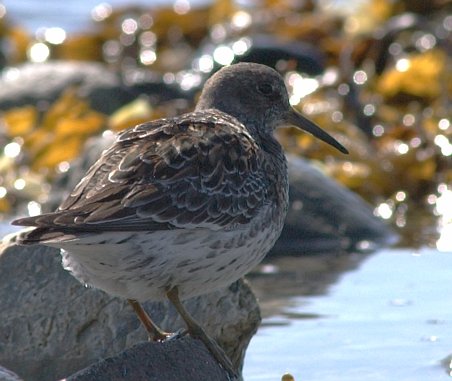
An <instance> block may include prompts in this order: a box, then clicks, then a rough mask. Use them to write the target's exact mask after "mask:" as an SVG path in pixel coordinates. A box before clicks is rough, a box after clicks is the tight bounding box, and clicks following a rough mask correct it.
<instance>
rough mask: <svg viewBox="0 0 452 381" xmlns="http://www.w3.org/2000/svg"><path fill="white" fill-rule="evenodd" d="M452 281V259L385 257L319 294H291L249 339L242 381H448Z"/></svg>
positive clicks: (389, 253)
mask: <svg viewBox="0 0 452 381" xmlns="http://www.w3.org/2000/svg"><path fill="white" fill-rule="evenodd" d="M292 266H293V264H292ZM451 278H452V253H440V252H437V251H433V250H427V249H426V250H422V251H421V252H418V253H413V251H412V250H384V251H381V252H379V253H377V254H375V255H373V256H371V257H369V258H368V259H367V260H365V261H364V262H363V263H362V264H361V265H360V267H359V268H358V269H356V270H353V271H352V272H349V273H347V274H345V275H343V276H342V277H341V278H340V279H339V281H338V282H337V283H336V284H335V285H334V286H332V287H330V289H329V290H328V291H327V293H326V294H324V295H320V296H297V295H296V294H294V295H293V296H291V297H288V298H287V299H286V301H285V307H283V308H281V309H280V311H279V313H278V314H275V315H272V316H269V317H267V318H265V319H264V321H263V323H264V324H263V326H262V327H261V328H260V330H259V331H258V333H257V335H256V336H255V337H254V338H253V339H252V341H251V344H250V347H249V349H248V351H247V356H246V360H245V368H244V377H245V380H247V381H252V380H260V381H265V380H269V381H270V380H272V381H275V380H280V379H281V375H282V374H284V373H285V372H290V373H291V374H292V375H293V376H294V377H295V380H296V381H320V380H321V381H330V380H331V381H333V380H334V381H337V380H340V381H371V380H372V381H392V380H394V381H417V380H418V381H429V380H435V381H441V380H450V379H451V377H450V376H449V375H448V373H447V369H446V368H447V367H446V364H445V361H443V360H444V359H446V358H447V357H448V356H450V355H451V354H452V303H451V301H450V295H452V282H451V281H450V280H451ZM258 287H259V285H258ZM297 317H298V318H297Z"/></svg>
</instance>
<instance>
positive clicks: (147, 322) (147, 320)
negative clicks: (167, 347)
mask: <svg viewBox="0 0 452 381" xmlns="http://www.w3.org/2000/svg"><path fill="white" fill-rule="evenodd" d="M127 301H128V302H129V303H130V305H131V306H132V308H133V310H134V311H135V313H136V314H137V316H138V319H140V321H141V323H142V324H143V326H144V328H146V331H148V334H149V341H164V340H166V339H167V338H168V337H170V336H171V333H168V332H165V331H162V330H161V329H160V328H159V327H158V326H157V324H155V323H154V322H153V321H152V319H151V317H150V316H149V315H148V314H147V312H146V311H145V310H144V308H143V307H142V306H141V304H140V303H138V302H137V301H136V300H134V299H127Z"/></svg>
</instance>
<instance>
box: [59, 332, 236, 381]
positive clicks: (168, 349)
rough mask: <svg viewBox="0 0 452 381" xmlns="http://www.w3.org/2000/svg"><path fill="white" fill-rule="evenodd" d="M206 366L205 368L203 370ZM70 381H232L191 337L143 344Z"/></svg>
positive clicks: (84, 370) (69, 378)
mask: <svg viewBox="0 0 452 381" xmlns="http://www.w3.org/2000/svg"><path fill="white" fill-rule="evenodd" d="M200 364H202V366H200ZM66 380H67V381H99V380H108V381H136V380H146V381H162V380H165V381H181V380H183V381H199V380H215V381H223V380H224V381H229V378H228V376H227V375H226V372H225V371H224V370H223V369H221V368H220V366H219V365H218V364H217V363H216V362H215V361H214V359H213V358H212V356H211V355H210V354H209V352H208V351H207V349H206V348H205V347H204V344H202V342H201V341H198V340H194V339H192V338H190V337H183V338H177V339H172V340H170V341H167V342H164V343H141V344H138V345H136V346H134V347H132V348H130V349H128V350H126V351H124V352H122V353H120V354H119V355H117V356H115V357H112V358H108V359H105V360H102V361H100V362H98V363H96V364H94V365H91V366H89V367H88V368H86V369H83V370H81V371H79V372H77V373H76V374H73V375H72V376H69V377H68V378H66Z"/></svg>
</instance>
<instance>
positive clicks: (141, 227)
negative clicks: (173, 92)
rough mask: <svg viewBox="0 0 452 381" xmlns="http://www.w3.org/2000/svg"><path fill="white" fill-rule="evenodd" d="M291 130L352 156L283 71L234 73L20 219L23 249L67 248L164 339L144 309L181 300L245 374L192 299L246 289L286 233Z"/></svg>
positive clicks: (193, 328) (66, 254) (69, 262)
mask: <svg viewBox="0 0 452 381" xmlns="http://www.w3.org/2000/svg"><path fill="white" fill-rule="evenodd" d="M281 125H294V126H297V127H299V128H301V129H304V130H306V131H308V132H310V133H311V134H313V135H315V136H316V137H318V138H320V139H321V140H323V141H325V142H327V143H329V144H330V145H332V146H334V147H336V148H337V149H339V150H340V151H342V152H344V153H346V152H347V150H346V149H345V148H344V147H343V146H342V145H341V144H339V143H338V142H337V141H336V140H335V139H333V138H332V137H331V136H330V135H328V134H327V133H326V132H324V131H323V130H321V129H320V128H319V127H317V126H316V125H315V124H313V123H312V122H310V121H309V120H307V119H305V118H304V117H303V116H301V115H300V114H299V113H297V112H296V111H295V110H294V109H292V107H291V106H290V105H289V100H288V94H287V90H286V87H285V85H284V81H283V79H282V77H281V76H280V75H279V74H278V73H277V72H276V71H275V70H273V69H271V68H269V67H267V66H263V65H259V64H253V63H240V64H236V65H232V66H229V67H225V68H223V69H221V70H220V71H218V72H217V73H216V74H214V75H213V76H212V77H211V78H210V79H209V80H208V81H207V82H206V84H205V86H204V88H203V91H202V93H201V96H200V99H199V102H198V104H197V106H196V109H195V111H194V112H191V113H188V114H185V115H181V116H178V117H174V118H168V119H159V120H155V121H152V122H148V123H144V124H140V125H138V126H136V127H134V128H132V129H129V130H126V131H124V132H122V133H120V134H119V135H118V137H117V139H116V141H115V143H114V144H113V145H112V146H111V147H110V148H109V149H108V150H106V151H104V152H103V154H102V156H101V157H100V158H99V160H98V161H97V162H96V163H95V164H94V165H93V166H92V167H91V168H90V169H89V170H88V172H87V174H86V176H85V177H84V178H83V179H82V180H81V181H80V183H79V184H78V185H77V186H76V187H75V189H74V190H73V192H72V193H71V194H70V195H69V196H68V198H67V199H66V200H65V201H64V202H63V203H62V204H61V206H60V207H59V208H58V210H57V211H55V212H53V213H47V214H43V215H40V216H35V217H27V218H22V219H18V220H16V221H14V222H13V223H14V224H16V225H24V226H34V227H36V228H35V229H33V230H31V231H29V232H27V233H25V234H23V235H22V238H21V242H20V243H22V244H26V245H29V244H37V243H40V244H44V245H48V246H53V247H57V248H60V249H61V254H62V258H63V259H62V261H63V266H64V267H65V268H66V269H67V270H69V271H70V272H71V273H72V274H73V275H74V276H75V277H76V278H77V279H78V280H79V281H81V282H82V283H84V284H87V285H91V286H93V287H96V288H99V289H101V290H104V291H106V292H107V293H109V294H112V295H116V296H120V297H123V298H126V299H128V300H129V302H130V303H131V305H132V307H133V308H134V310H135V311H136V312H137V314H138V317H139V318H140V320H141V321H142V323H143V325H144V326H145V327H146V329H147V330H148V332H149V335H150V337H152V338H153V339H154V340H164V339H165V338H166V337H167V336H168V335H169V334H168V333H166V332H163V331H162V330H161V329H160V328H158V327H157V326H156V325H155V324H154V323H153V322H152V320H151V318H150V317H149V316H148V315H147V314H146V312H145V311H144V310H143V308H142V307H141V305H140V302H142V301H146V300H155V301H157V300H162V299H165V298H167V299H169V300H170V301H171V302H172V304H173V305H174V306H175V308H176V309H177V311H178V312H179V314H180V315H181V316H182V318H183V319H184V321H185V323H186V324H187V328H188V332H189V333H191V334H192V335H194V336H196V337H198V338H200V339H201V340H202V341H203V342H204V343H205V345H206V346H207V348H208V349H209V350H210V351H211V353H212V354H213V355H214V356H215V358H216V359H217V360H218V361H219V363H220V364H221V365H222V366H223V367H224V368H225V369H226V370H227V371H228V372H230V373H232V374H234V372H235V371H234V369H233V367H232V365H231V362H230V361H229V359H228V358H227V356H226V355H225V354H224V352H223V351H222V350H221V349H220V348H219V346H218V345H217V344H216V343H215V341H214V340H212V339H211V338H210V337H209V336H208V335H207V334H205V333H204V331H203V330H202V328H201V327H200V326H199V324H198V323H197V322H196V321H195V320H194V319H193V318H192V317H191V316H190V315H189V314H188V313H187V311H186V310H185V309H184V307H183V305H182V304H181V300H184V299H187V298H190V297H192V296H196V295H200V294H204V293H206V292H210V291H212V290H215V289H218V288H220V287H225V286H227V285H229V284H231V283H232V282H234V281H236V280H237V279H239V278H240V277H242V276H243V275H244V274H246V273H247V272H248V271H250V270H251V269H253V268H254V267H255V266H256V265H257V264H258V263H259V262H260V261H261V260H262V259H263V258H264V256H265V255H266V254H267V252H268V251H269V250H270V249H271V248H272V246H273V244H274V243H275V241H276V240H277V238H278V237H279V235H280V233H281V230H282V227H283V222H284V218H285V215H286V211H287V207H288V175H287V165H286V159H285V156H284V153H283V150H282V148H281V146H280V145H279V143H278V142H277V141H276V139H275V138H274V136H273V132H274V130H275V128H276V127H278V126H281Z"/></svg>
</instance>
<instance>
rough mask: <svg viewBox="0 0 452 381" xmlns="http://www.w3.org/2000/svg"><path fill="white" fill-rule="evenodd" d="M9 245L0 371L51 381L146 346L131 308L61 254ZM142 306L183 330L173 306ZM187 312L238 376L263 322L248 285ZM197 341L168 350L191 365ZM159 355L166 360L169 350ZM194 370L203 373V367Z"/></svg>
mask: <svg viewBox="0 0 452 381" xmlns="http://www.w3.org/2000/svg"><path fill="white" fill-rule="evenodd" d="M13 237H14V236H13ZM11 241H14V238H12V239H10V243H9V244H4V247H3V250H2V251H1V252H0V274H1V277H0V299H1V300H2V308H1V309H0V320H1V322H2V324H1V325H0V337H1V340H0V364H2V365H3V366H5V367H7V368H9V369H11V370H13V371H15V372H16V373H17V374H19V376H21V377H23V378H24V379H26V380H39V381H46V380H49V381H50V380H52V381H53V380H56V379H60V378H63V377H67V376H69V375H70V374H72V373H74V372H76V371H78V370H80V369H82V368H84V367H86V366H88V365H90V364H91V363H93V362H96V361H99V360H101V359H103V358H106V357H111V356H115V355H117V354H118V353H120V352H122V351H123V350H124V349H127V348H130V347H132V346H133V345H135V344H137V343H140V342H146V341H147V335H146V332H145V330H144V329H143V328H142V327H141V325H140V322H139V321H138V319H137V318H136V316H135V314H134V312H133V311H132V309H131V308H130V307H129V305H128V303H127V302H126V301H124V300H121V299H118V298H114V297H111V296H110V295H107V294H106V293H104V292H101V291H98V290H95V289H92V288H86V287H84V286H83V285H81V284H80V283H79V282H77V281H76V280H75V279H74V278H73V277H72V276H71V275H70V274H69V273H68V272H66V271H65V270H63V268H62V267H61V264H60V255H59V252H58V250H56V249H53V248H49V247H45V246H34V247H21V246H16V245H14V244H12V243H11ZM144 306H145V308H146V309H147V311H148V312H149V313H150V315H151V316H152V318H153V319H154V320H155V321H156V322H157V324H159V325H160V326H161V327H162V328H163V329H165V330H168V331H176V330H178V329H180V328H183V327H184V323H183V322H182V321H181V319H180V317H179V316H178V314H177V313H176V311H175V310H174V309H173V308H172V307H170V306H169V305H168V303H145V304H144ZM186 307H187V309H188V310H189V311H190V312H191V313H192V314H193V316H194V317H195V318H196V319H197V320H198V321H199V322H200V323H201V325H202V326H203V327H204V328H205V329H206V331H207V332H208V333H209V334H210V335H211V336H212V337H214V338H215V339H216V340H217V341H218V343H219V344H220V345H221V346H222V347H223V348H224V349H225V351H226V353H227V354H228V355H229V356H230V358H231V360H232V361H233V363H234V365H235V366H236V367H237V368H239V369H241V367H242V364H243V358H244V353H245V349H246V347H247V345H248V343H249V341H250V339H251V337H252V335H253V334H254V333H255V331H256V330H257V326H258V324H259V322H260V313H259V308H258V305H257V302H256V299H255V297H254V295H253V294H252V292H251V290H250V288H249V287H248V286H247V284H246V283H245V282H243V281H239V282H236V283H234V284H232V285H231V286H230V287H228V288H226V289H224V290H220V291H217V292H213V293H210V294H207V295H205V296H202V297H197V298H193V299H191V300H189V301H187V303H186ZM192 341H193V342H190V343H187V341H185V340H175V341H174V343H176V344H174V343H172V344H170V346H169V347H168V348H170V347H171V348H173V349H172V350H174V345H176V346H177V345H181V347H180V348H179V349H177V351H178V353H179V354H178V356H182V357H183V356H185V355H186V356H188V358H192V357H191V356H193V353H195V352H193V351H192V349H193V346H196V347H198V348H197V349H196V351H202V350H203V349H202V348H199V346H200V342H199V341H197V340H192ZM177 343H179V344H177ZM201 347H202V345H201ZM156 348H157V349H154V350H157V351H158V352H159V353H161V351H164V348H165V347H156ZM183 348H186V349H187V350H188V349H190V350H189V351H188V352H186V351H185V350H183ZM161 356H163V355H162V354H161ZM160 365H161V364H158V363H156V364H154V367H157V368H158V367H159V366H160ZM193 365H195V368H196V367H197V368H203V367H204V364H203V362H202V361H201V360H199V361H197V362H196V363H195V364H193ZM143 366H144V364H143Z"/></svg>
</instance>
